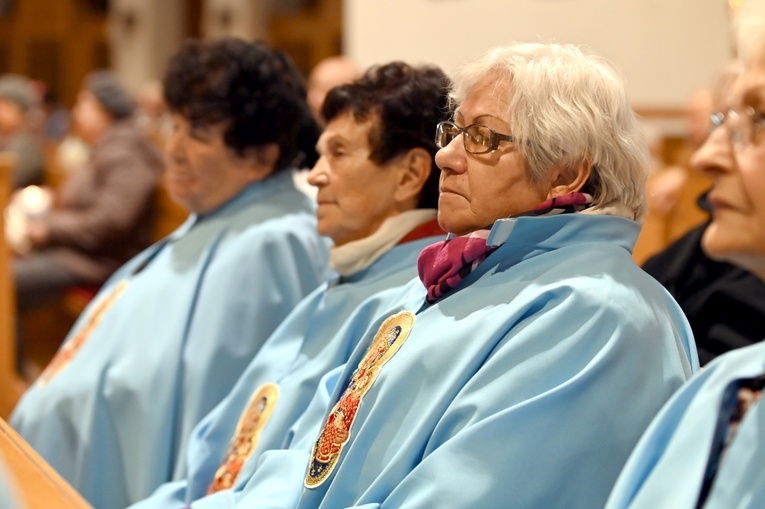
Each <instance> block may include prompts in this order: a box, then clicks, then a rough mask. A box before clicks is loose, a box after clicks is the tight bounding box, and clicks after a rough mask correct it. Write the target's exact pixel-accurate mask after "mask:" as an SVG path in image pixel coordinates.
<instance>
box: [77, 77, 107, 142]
mask: <svg viewBox="0 0 765 509" xmlns="http://www.w3.org/2000/svg"><path fill="white" fill-rule="evenodd" d="M72 119H73V120H74V126H75V130H76V131H77V134H78V135H79V136H80V137H81V138H82V139H83V140H85V141H86V142H87V143H93V142H94V141H96V140H97V139H98V138H100V137H101V136H103V134H104V133H105V132H106V131H107V130H108V129H109V127H110V126H111V125H112V124H113V123H114V121H113V119H112V117H111V115H109V113H108V112H107V111H106V110H105V109H104V107H103V106H101V103H100V102H98V99H96V96H94V95H93V94H92V93H91V92H89V91H87V90H81V91H80V93H79V94H77V102H76V103H75V104H74V107H73V108H72Z"/></svg>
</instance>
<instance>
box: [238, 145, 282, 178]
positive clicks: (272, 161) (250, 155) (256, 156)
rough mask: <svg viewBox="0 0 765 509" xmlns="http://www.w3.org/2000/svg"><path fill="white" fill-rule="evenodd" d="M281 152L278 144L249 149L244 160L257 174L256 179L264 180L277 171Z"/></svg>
mask: <svg viewBox="0 0 765 509" xmlns="http://www.w3.org/2000/svg"><path fill="white" fill-rule="evenodd" d="M280 153H281V150H280V149H279V145H278V144H276V143H266V144H265V145H260V146H258V147H251V148H248V149H247V150H246V151H245V153H244V156H243V157H242V159H244V161H245V164H247V165H248V166H249V167H250V168H251V169H252V171H253V173H254V174H255V179H256V180H260V179H263V178H265V177H267V176H269V175H270V174H272V173H273V172H274V171H275V170H276V163H277V161H279V155H280Z"/></svg>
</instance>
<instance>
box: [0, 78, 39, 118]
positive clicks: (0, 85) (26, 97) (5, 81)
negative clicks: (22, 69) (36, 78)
mask: <svg viewBox="0 0 765 509" xmlns="http://www.w3.org/2000/svg"><path fill="white" fill-rule="evenodd" d="M0 99H5V100H7V101H11V102H14V103H16V104H18V105H19V106H20V107H21V109H23V110H24V111H27V110H29V109H30V108H32V107H34V106H36V105H37V102H38V101H37V97H36V96H35V90H34V87H33V86H32V80H30V79H29V78H26V77H24V76H21V75H19V74H3V75H2V76H0Z"/></svg>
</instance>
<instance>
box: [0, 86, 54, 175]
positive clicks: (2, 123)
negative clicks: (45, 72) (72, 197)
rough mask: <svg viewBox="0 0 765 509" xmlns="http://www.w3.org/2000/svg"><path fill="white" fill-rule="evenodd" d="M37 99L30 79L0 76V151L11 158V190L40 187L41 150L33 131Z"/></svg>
mask: <svg viewBox="0 0 765 509" xmlns="http://www.w3.org/2000/svg"><path fill="white" fill-rule="evenodd" d="M39 104H40V101H39V98H38V97H37V95H36V91H35V87H34V85H33V83H32V81H31V80H29V79H28V78H26V77H24V76H20V75H17V74H4V75H2V76H0V150H2V151H6V152H10V153H11V154H13V155H14V158H15V166H14V170H13V176H12V179H11V182H12V186H13V188H14V189H21V188H23V187H25V186H28V185H33V184H37V185H39V184H42V182H43V177H44V173H45V149H44V147H43V144H42V140H41V139H40V136H39V135H38V134H37V133H35V132H34V122H35V119H34V118H33V117H34V116H35V114H36V113H37V110H38V108H39Z"/></svg>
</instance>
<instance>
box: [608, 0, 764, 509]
mask: <svg viewBox="0 0 765 509" xmlns="http://www.w3.org/2000/svg"><path fill="white" fill-rule="evenodd" d="M739 16H740V18H739V20H740V23H739V25H738V27H737V30H738V34H737V36H738V41H739V42H738V50H739V55H740V56H741V57H742V59H743V61H744V64H745V69H744V72H743V73H742V74H741V75H740V76H739V77H738V79H737V80H736V82H735V83H734V85H733V86H732V90H731V91H730V94H729V96H728V97H727V103H728V110H727V111H724V112H722V113H718V114H715V115H713V116H712V119H711V121H712V122H711V131H710V134H709V137H708V138H707V140H706V142H705V143H704V145H702V146H701V147H700V148H699V149H698V151H697V152H696V153H695V154H694V156H693V159H692V161H691V162H692V164H693V166H694V167H695V169H696V170H698V171H700V172H702V173H703V174H705V175H707V176H709V177H710V178H711V179H712V181H713V184H712V189H711V191H710V193H709V199H710V203H711V204H712V209H713V210H712V216H713V217H712V221H711V223H710V224H709V226H708V227H707V228H706V231H705V232H704V236H703V238H702V247H703V249H704V251H705V252H706V253H707V254H708V255H709V256H710V257H712V258H715V259H718V260H724V261H728V262H731V263H733V264H735V265H738V266H740V267H742V268H744V269H746V270H749V271H751V272H752V273H754V274H756V275H758V276H759V277H760V278H761V279H765V201H763V196H765V113H763V112H764V111H765V1H762V0H750V1H749V2H748V3H747V5H746V7H745V8H744V9H743V10H742V11H740V14H739ZM763 387H765V344H763V343H757V344H755V345H752V346H748V347H746V348H741V349H739V350H734V351H731V352H728V353H726V354H724V355H722V356H720V357H718V358H717V359H715V360H714V361H713V362H711V363H709V364H707V365H706V367H705V369H704V371H703V372H702V373H701V374H699V375H698V376H697V377H695V378H693V379H692V380H691V381H690V382H689V383H688V384H687V385H686V386H685V387H684V388H683V389H682V390H681V391H679V392H678V393H677V394H676V395H675V396H674V397H673V398H672V400H671V401H670V402H669V403H667V405H666V406H665V407H664V408H663V409H662V411H661V413H660V414H659V415H658V416H657V417H656V419H655V420H654V422H653V423H652V424H651V426H650V427H649V428H648V431H646V433H645V435H644V436H643V438H642V439H641V440H640V442H639V444H638V446H637V447H636V448H635V451H634V452H633V454H632V456H631V457H630V460H629V462H628V463H627V465H626V466H625V468H624V470H623V472H622V474H621V476H620V477H619V481H618V482H617V484H616V486H615V488H614V491H613V493H612V495H611V498H610V499H609V504H608V508H609V509H616V508H626V507H629V508H635V509H637V508H651V509H654V508H664V507H666V508H672V509H684V508H701V507H703V508H704V509H731V508H736V509H748V508H752V509H754V508H761V507H765V475H763V468H762V465H763V463H765V449H763V443H764V442H765V431H763V430H765V406H762V405H761V404H760V403H759V400H760V395H761V392H762V390H763Z"/></svg>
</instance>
